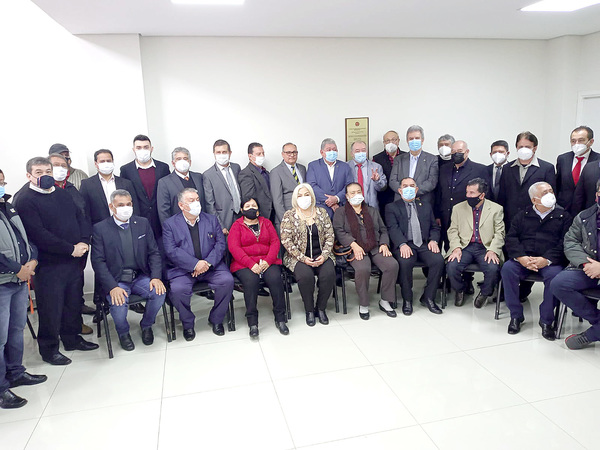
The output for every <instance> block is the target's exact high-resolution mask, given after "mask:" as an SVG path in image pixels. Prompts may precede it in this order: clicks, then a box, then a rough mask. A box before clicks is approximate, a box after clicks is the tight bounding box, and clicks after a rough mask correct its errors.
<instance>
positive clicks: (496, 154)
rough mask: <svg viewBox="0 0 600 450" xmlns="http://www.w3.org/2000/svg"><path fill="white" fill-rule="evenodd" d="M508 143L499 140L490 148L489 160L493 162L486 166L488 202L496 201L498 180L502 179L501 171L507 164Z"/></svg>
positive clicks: (498, 187) (498, 189)
mask: <svg viewBox="0 0 600 450" xmlns="http://www.w3.org/2000/svg"><path fill="white" fill-rule="evenodd" d="M509 153H510V151H509V150H508V142H506V141H503V140H499V141H495V142H493V143H492V145H491V147H490V158H492V161H494V162H493V163H492V164H490V165H489V166H487V170H488V178H489V180H490V182H491V186H490V190H491V191H492V192H491V195H490V200H493V201H496V199H497V198H498V193H499V192H500V179H501V178H502V170H503V169H504V167H505V166H506V164H507V163H508V155H509Z"/></svg>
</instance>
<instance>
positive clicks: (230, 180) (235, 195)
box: [225, 168, 240, 214]
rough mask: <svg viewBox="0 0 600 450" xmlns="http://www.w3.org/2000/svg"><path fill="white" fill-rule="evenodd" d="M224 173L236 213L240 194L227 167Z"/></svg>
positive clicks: (238, 207) (238, 209)
mask: <svg viewBox="0 0 600 450" xmlns="http://www.w3.org/2000/svg"><path fill="white" fill-rule="evenodd" d="M225 175H226V178H227V184H228V185H229V190H230V191H231V197H232V198H233V211H234V212H235V213H236V214H237V213H239V212H240V194H239V193H238V191H237V187H236V185H235V183H234V182H233V177H232V176H231V172H230V171H229V168H227V169H225Z"/></svg>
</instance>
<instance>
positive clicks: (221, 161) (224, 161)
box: [215, 153, 229, 166]
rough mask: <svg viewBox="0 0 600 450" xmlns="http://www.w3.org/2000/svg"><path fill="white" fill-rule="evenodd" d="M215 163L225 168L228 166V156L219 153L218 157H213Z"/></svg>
mask: <svg viewBox="0 0 600 450" xmlns="http://www.w3.org/2000/svg"><path fill="white" fill-rule="evenodd" d="M215 161H217V164H218V165H220V166H226V165H227V164H229V155H228V154H227V153H219V154H218V155H215Z"/></svg>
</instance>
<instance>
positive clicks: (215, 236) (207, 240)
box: [163, 188, 233, 341]
mask: <svg viewBox="0 0 600 450" xmlns="http://www.w3.org/2000/svg"><path fill="white" fill-rule="evenodd" d="M178 198H179V203H178V205H179V208H180V209H181V214H177V215H175V216H172V217H170V218H169V219H167V220H165V222H164V224H163V227H164V229H163V240H164V246H165V253H166V255H167V258H168V259H169V262H170V263H171V264H170V266H169V269H168V271H167V276H168V278H169V282H170V284H171V292H170V299H171V301H172V302H173V305H174V306H175V308H177V311H179V318H180V319H181V322H182V324H183V336H184V338H185V340H186V341H191V340H193V339H194V337H195V336H196V332H195V331H194V320H195V316H194V313H193V312H192V310H191V306H190V299H191V297H192V288H193V286H194V284H195V283H196V282H197V281H205V282H207V283H208V285H209V286H210V288H211V289H213V290H214V292H215V295H214V297H215V305H214V306H213V308H212V310H211V311H210V314H209V316H208V323H209V324H211V325H212V328H213V333H215V334H216V335H217V336H222V335H223V334H225V330H224V328H223V319H224V318H225V315H226V314H227V308H228V305H229V299H230V298H231V295H232V293H233V276H232V275H231V272H229V268H228V267H227V265H226V264H225V263H224V261H223V257H224V255H225V249H226V248H227V245H226V243H225V236H224V235H223V232H222V231H221V225H220V224H219V222H218V220H217V218H216V217H215V216H213V215H210V214H206V213H204V212H201V207H200V198H199V196H198V192H197V191H196V190H195V189H191V188H186V189H184V190H182V191H181V192H180V193H179V196H178Z"/></svg>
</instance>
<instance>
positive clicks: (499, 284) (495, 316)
mask: <svg viewBox="0 0 600 450" xmlns="http://www.w3.org/2000/svg"><path fill="white" fill-rule="evenodd" d="M501 295H502V280H500V282H499V283H498V294H497V295H496V312H495V313H494V319H496V320H498V319H500V296H501Z"/></svg>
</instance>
